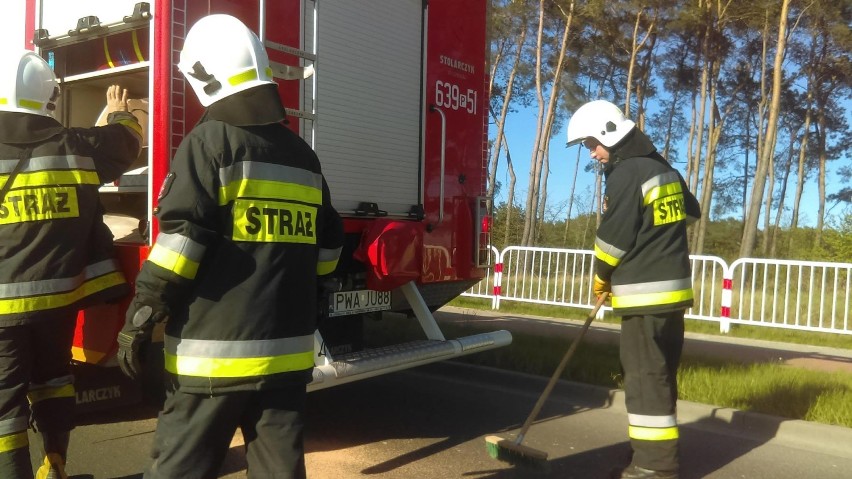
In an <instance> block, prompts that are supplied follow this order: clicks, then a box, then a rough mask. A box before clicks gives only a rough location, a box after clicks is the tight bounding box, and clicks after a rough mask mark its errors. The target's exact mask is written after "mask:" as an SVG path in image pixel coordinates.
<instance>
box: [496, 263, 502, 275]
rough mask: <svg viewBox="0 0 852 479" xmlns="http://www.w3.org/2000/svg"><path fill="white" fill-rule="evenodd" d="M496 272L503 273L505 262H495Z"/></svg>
mask: <svg viewBox="0 0 852 479" xmlns="http://www.w3.org/2000/svg"><path fill="white" fill-rule="evenodd" d="M494 272H495V273H502V272H503V263H495V264H494Z"/></svg>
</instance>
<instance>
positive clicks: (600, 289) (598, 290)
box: [592, 275, 612, 296]
mask: <svg viewBox="0 0 852 479" xmlns="http://www.w3.org/2000/svg"><path fill="white" fill-rule="evenodd" d="M592 291H594V292H595V296H600V295H602V294H604V293H609V292H610V291H612V285H610V284H609V281H604V280H602V279H600V278H598V275H595V281H594V284H593V285H592Z"/></svg>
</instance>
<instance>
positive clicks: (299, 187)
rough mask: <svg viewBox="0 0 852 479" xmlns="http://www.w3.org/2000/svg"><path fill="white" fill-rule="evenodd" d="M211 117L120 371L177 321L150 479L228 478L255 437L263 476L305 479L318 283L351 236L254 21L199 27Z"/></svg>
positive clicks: (192, 147)
mask: <svg viewBox="0 0 852 479" xmlns="http://www.w3.org/2000/svg"><path fill="white" fill-rule="evenodd" d="M178 67H179V68H180V70H181V72H183V74H184V75H185V76H186V79H187V81H188V82H189V84H190V85H191V86H192V89H193V91H195V94H196V95H197V97H198V99H199V101H200V102H201V104H202V105H203V106H206V107H207V111H206V112H205V113H204V116H203V117H202V119H201V121H199V123H198V124H197V125H196V126H195V128H194V129H193V130H192V131H191V132H190V133H189V134H188V135H187V136H186V137H185V138H184V139H183V141H182V142H181V144H180V146H179V148H178V150H177V152H176V154H175V157H174V160H173V161H172V164H171V166H172V169H171V171H170V172H169V174H168V175H167V178H166V179H165V181H164V183H163V186H162V188H161V192H160V195H159V205H158V212H157V218H158V220H159V224H160V231H159V234H158V236H157V238H156V242H155V243H154V246H153V248H152V249H151V252H150V255H149V256H148V259H147V261H145V263H144V264H143V266H142V269H141V271H140V273H139V276H138V277H137V280H136V296H135V298H134V300H133V301H132V303H131V307H130V308H129V309H128V311H127V323H126V326H125V327H124V329H123V330H122V331H121V332H120V333H119V336H118V342H119V345H120V347H119V353H118V357H119V364H120V365H121V367H122V369H123V370H124V371H125V373H126V374H128V375H129V376H131V377H135V376H137V375H138V374H139V368H140V363H139V361H138V356H139V349H140V345H141V344H142V343H143V342H144V341H146V340H147V339H148V337H149V336H150V335H151V329H152V328H153V327H154V324H155V323H156V322H158V321H165V322H166V324H165V343H164V348H165V369H166V383H167V384H166V402H165V405H164V408H163V412H162V414H161V415H160V417H159V421H158V424H157V431H156V434H155V439H154V448H153V451H152V458H153V462H152V464H151V466H150V467H149V468H148V470H147V471H146V472H145V478H147V479H152V478H176V477H180V478H184V479H192V478H208V477H216V475H217V471H218V470H219V468H220V466H221V464H222V460H223V459H224V457H225V453H226V452H227V450H228V448H229V446H230V443H231V439H232V437H233V435H234V432H235V430H236V429H237V428H240V429H241V430H242V433H243V437H244V438H245V440H246V456H247V460H248V470H249V471H250V472H249V474H250V476H252V477H253V476H255V475H256V476H257V477H278V478H304V477H305V475H306V472H305V461H304V449H303V443H302V431H303V411H304V406H305V399H306V394H307V391H306V386H307V383H308V382H310V381H311V380H312V371H313V366H314V349H313V348H314V339H313V337H314V336H313V334H314V330H315V329H316V317H317V301H316V297H317V290H318V277H320V276H322V275H326V274H329V273H331V272H332V271H333V270H334V269H335V267H336V265H337V261H338V258H339V255H340V251H341V248H342V245H343V228H342V222H341V220H340V217H339V215H338V214H337V212H336V211H335V210H334V208H333V207H332V205H331V195H330V192H329V189H328V185H327V184H326V181H325V179H324V178H323V175H322V171H321V169H320V163H319V160H318V159H317V156H316V154H315V153H314V152H313V150H312V149H311V148H310V146H308V144H307V143H305V142H304V141H303V140H302V139H301V138H300V137H299V136H298V135H296V134H295V133H294V132H292V131H291V130H290V129H288V128H287V127H286V126H285V124H284V120H285V114H284V108H283V106H282V104H281V99H280V97H279V94H278V89H277V84H276V83H275V81H274V80H273V78H272V73H271V71H270V68H269V60H268V58H267V56H266V52H265V50H264V48H263V46H262V44H261V42H260V40H259V39H258V38H257V36H255V35H254V33H252V32H251V31H250V30H249V29H248V28H246V26H245V25H243V24H242V23H241V22H240V21H239V20H237V19H236V18H234V17H231V16H228V15H218V14H217V15H210V16H207V17H204V18H202V19H200V20H199V21H198V22H197V23H196V24H195V25H193V26H192V28H191V29H190V31H189V33H188V34H187V36H186V41H185V42H184V45H183V50H182V51H181V54H180V62H179V64H178Z"/></svg>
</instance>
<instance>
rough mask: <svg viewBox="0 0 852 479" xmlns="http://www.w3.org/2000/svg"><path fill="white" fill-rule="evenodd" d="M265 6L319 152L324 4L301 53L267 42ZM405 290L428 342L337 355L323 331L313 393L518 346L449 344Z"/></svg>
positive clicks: (276, 66) (303, 123) (478, 338)
mask: <svg viewBox="0 0 852 479" xmlns="http://www.w3.org/2000/svg"><path fill="white" fill-rule="evenodd" d="M265 3H266V2H265V1H264V0H261V2H260V12H261V18H260V22H259V24H260V25H261V31H260V32H259V36H260V39H261V41H263V43H264V45H265V46H266V48H267V49H272V50H277V51H280V52H284V53H288V54H291V55H294V56H296V57H298V58H299V59H300V63H301V65H300V66H291V65H284V64H281V63H278V62H270V66H271V67H272V70H273V74H274V76H275V77H276V78H280V79H284V80H300V81H301V87H300V90H301V91H300V98H302V101H303V103H304V104H306V107H305V108H304V109H292V108H285V111H286V112H287V114H288V115H290V116H292V117H295V118H299V120H300V131H301V132H302V135H303V138H305V140H306V141H308V143H309V144H310V145H311V146H312V147H315V146H316V145H315V135H316V132H317V124H318V123H319V121H318V115H317V70H316V65H317V63H318V57H317V51H318V49H317V43H318V42H317V38H318V35H317V25H318V22H317V10H318V8H317V3H318V2H317V0H304V5H305V7H306V13H308V11H307V6H308V4H313V8H312V11H311V12H310V13H311V15H310V17H308V15H305V18H306V19H307V20H306V21H305V23H308V25H303V32H308V33H310V37H311V38H310V39H308V38H307V37H308V35H304V38H305V40H304V42H305V43H307V44H308V49H302V48H296V47H293V46H289V45H283V44H280V43H276V42H272V41H269V40H266V38H265V25H266V18H265V17H266V15H265V12H266V10H265ZM308 79H310V82H308V81H307V80H308ZM400 290H401V291H402V293H403V295H404V296H405V298H406V300H407V302H408V304H409V305H410V306H411V310H412V311H413V313H414V316H415V317H416V318H417V320H418V322H419V324H420V327H421V329H422V330H423V332H424V334H425V336H426V338H425V339H422V340H415V341H409V342H405V343H401V344H395V345H391V346H383V347H379V348H372V349H365V350H361V351H356V352H348V353H344V354H332V352H331V351H330V350H329V349H328V348H327V347H326V343H325V341H324V340H323V338H322V335H321V333H320V331H319V330H317V331H316V332H315V333H314V350H315V352H316V354H317V355H316V357H315V367H314V372H313V381H312V382H311V383H310V384H309V385H308V390H309V391H313V390H318V389H324V388H327V387H331V386H335V385H338V384H343V383H347V382H354V381H357V380H361V379H366V378H368V377H373V376H378V375H381V374H386V373H389V372H394V371H401V370H404V369H408V368H412V367H416V366H420V365H425V364H429V363H433V362H437V361H443V360H447V359H451V358H455V357H459V356H463V355H467V354H472V353H477V352H481V351H486V350H489V349H495V348H498V347H502V346H507V345H509V344H511V342H512V335H511V333H509V332H508V331H505V330H499V331H493V332H488V333H480V334H474V335H470V336H464V337H460V338H456V339H446V338H445V337H444V334H443V332H442V331H441V328H440V327H439V326H438V323H437V321H435V317H434V316H433V315H432V312H431V311H430V310H429V307H428V306H427V304H426V302H425V300H424V299H423V296H422V294H421V293H420V290H419V289H418V288H417V285H416V284H415V283H414V282H413V281H412V282H409V283H407V284H405V285H403V286H402V287H401V288H400Z"/></svg>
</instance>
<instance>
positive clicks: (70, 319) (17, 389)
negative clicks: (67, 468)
mask: <svg viewBox="0 0 852 479" xmlns="http://www.w3.org/2000/svg"><path fill="white" fill-rule="evenodd" d="M76 318H77V313H76V312H72V313H66V314H62V315H59V316H56V315H54V316H52V317H46V318H39V319H36V320H33V321H32V322H29V323H26V324H23V325H17V326H7V327H0V477H2V478H3V479H19V478H28V479H30V478H32V477H33V471H32V466H31V465H30V451H29V440H28V436H27V429H28V428H29V425H30V424H32V425H33V429H35V430H36V431H38V432H41V433H43V435H50V434H58V435H60V436H63V435H64V433H67V432H68V431H70V430H71V429H73V428H74V407H75V403H76V397H75V393H74V378H73V376H72V375H71V344H72V342H73V340H74V328H75V325H76ZM58 447H60V448H61V449H62V450H55V451H46V452H55V453H57V454H59V455H60V456H62V459H63V460H64V459H65V454H66V452H67V451H66V450H64V449H66V448H67V442H64V443H62V444H59V445H58Z"/></svg>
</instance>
